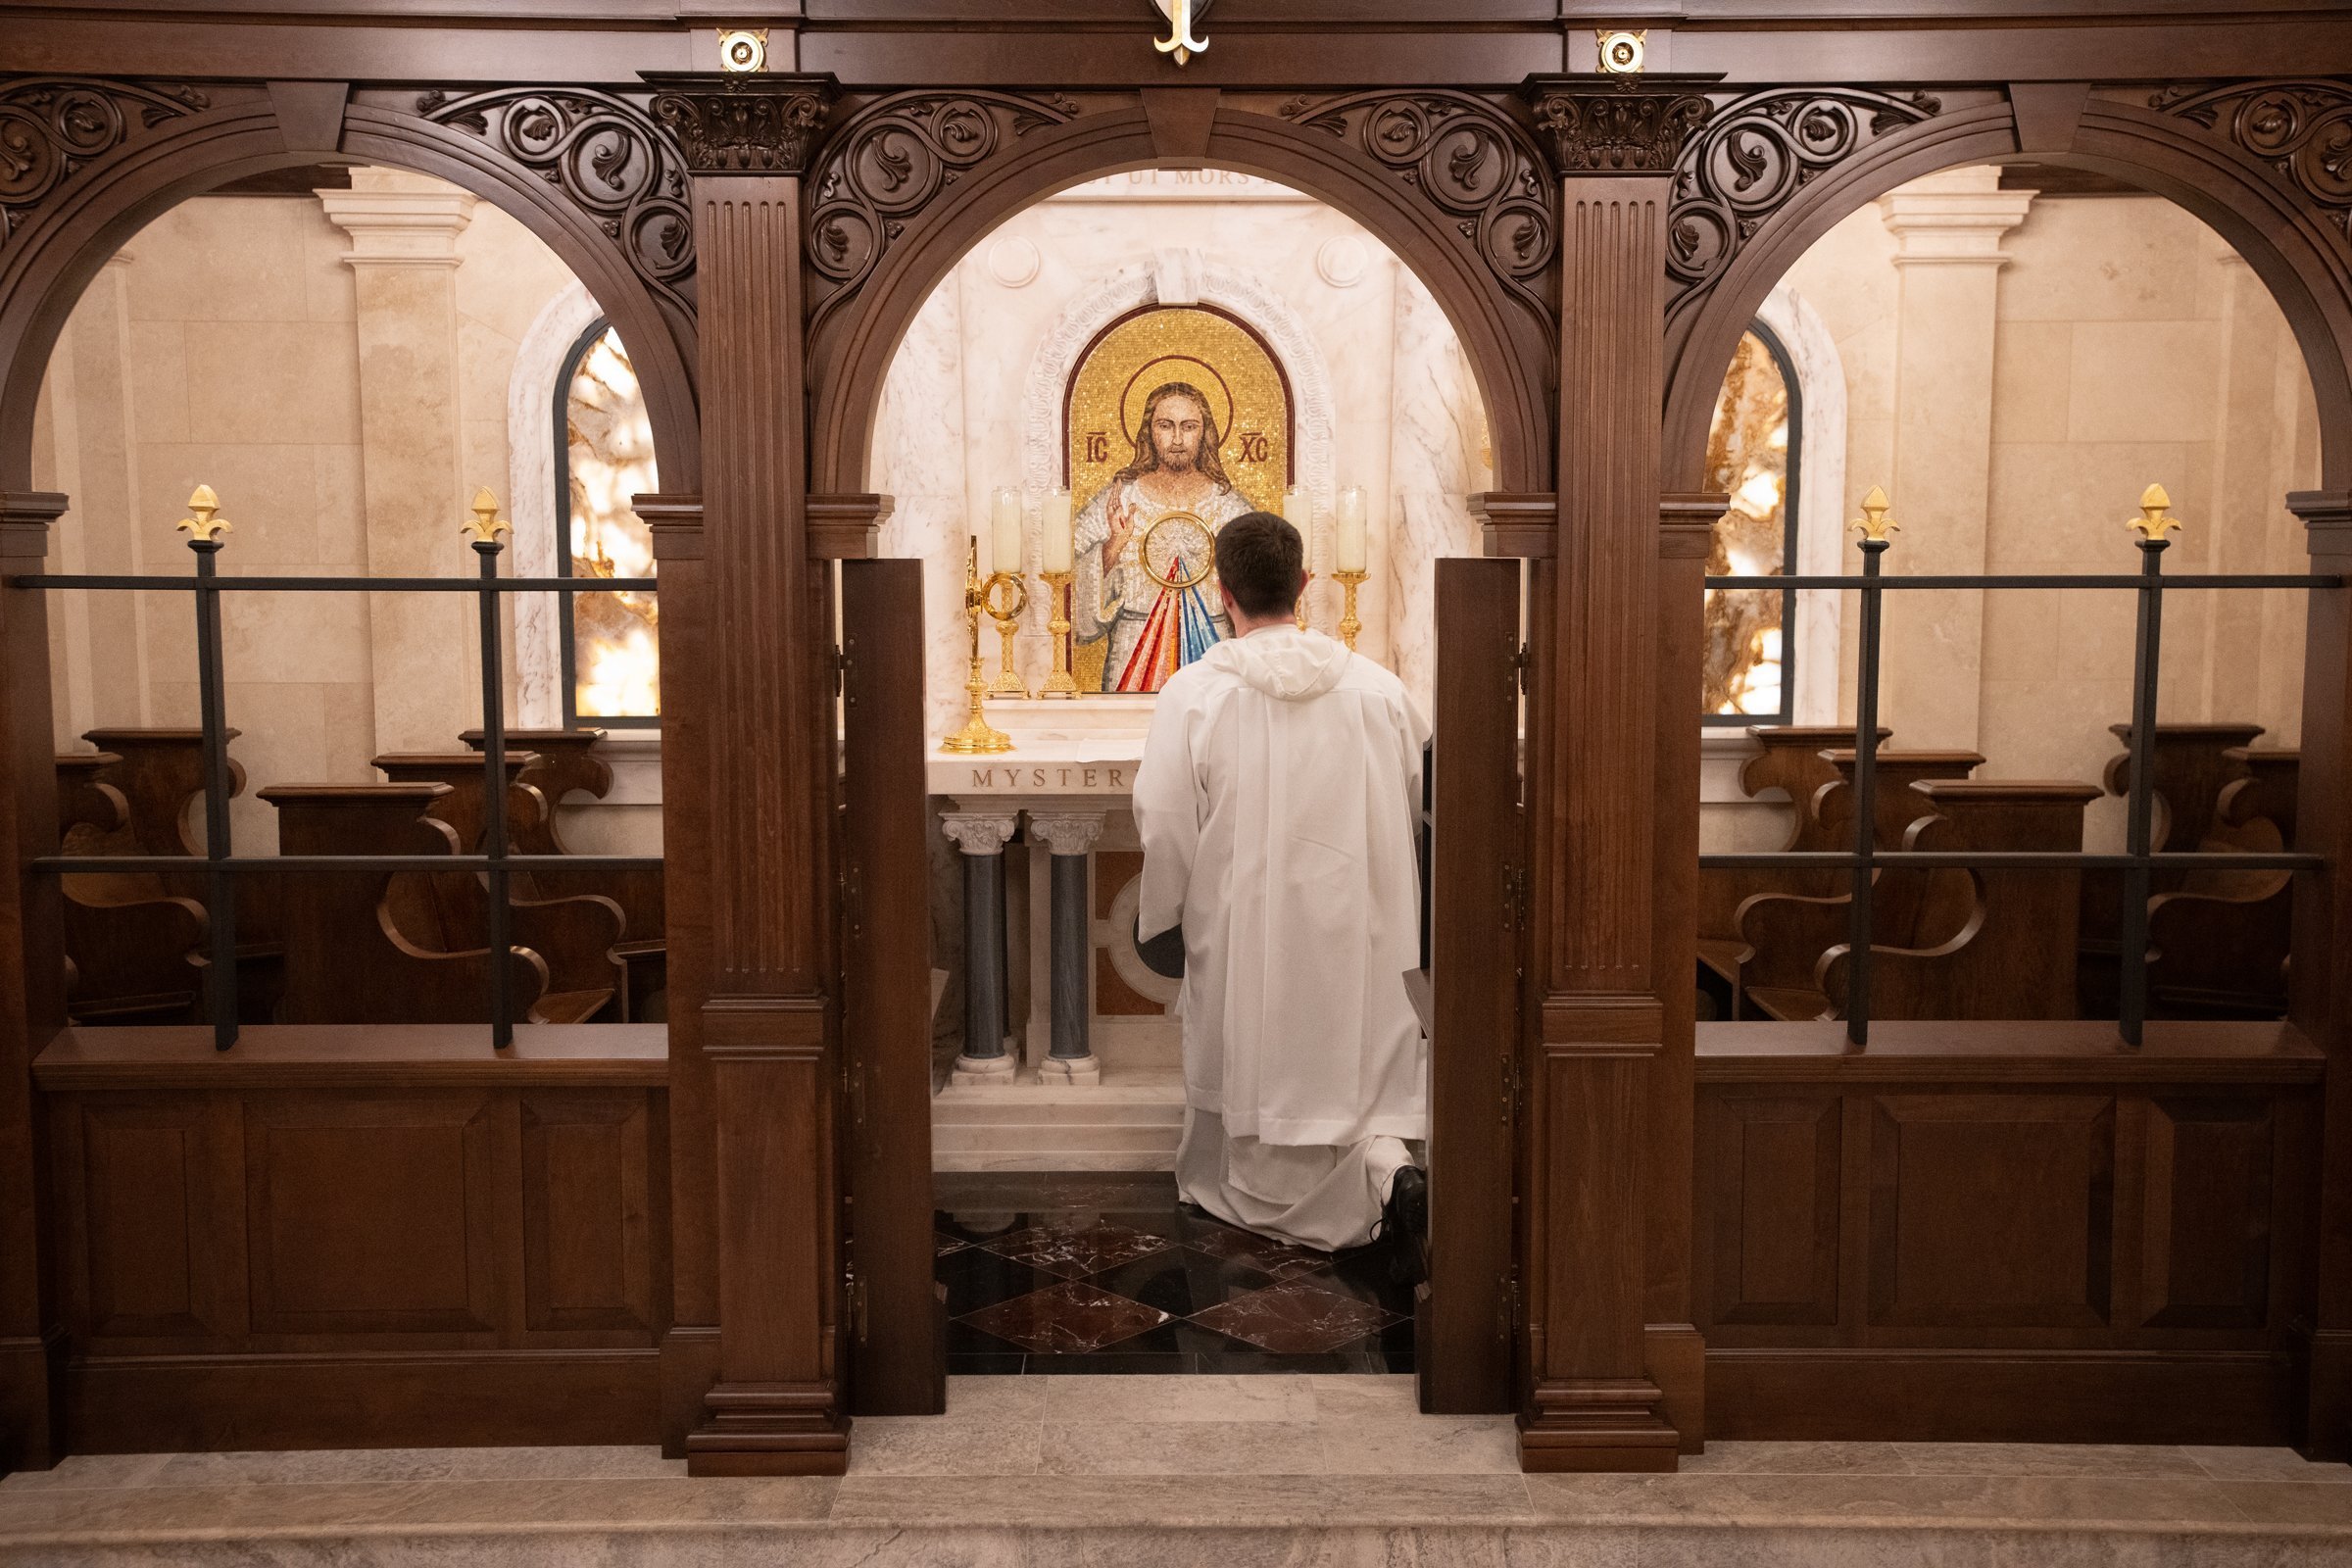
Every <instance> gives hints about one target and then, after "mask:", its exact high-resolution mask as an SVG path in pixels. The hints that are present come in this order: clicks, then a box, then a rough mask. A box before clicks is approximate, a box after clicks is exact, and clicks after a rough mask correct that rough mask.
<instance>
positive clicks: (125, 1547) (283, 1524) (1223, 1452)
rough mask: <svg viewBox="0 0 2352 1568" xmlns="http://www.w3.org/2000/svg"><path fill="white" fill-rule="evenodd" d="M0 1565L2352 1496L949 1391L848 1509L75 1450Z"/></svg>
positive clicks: (1886, 1533)
mask: <svg viewBox="0 0 2352 1568" xmlns="http://www.w3.org/2000/svg"><path fill="white" fill-rule="evenodd" d="M0 1562H8V1563H12V1564H13V1563H41V1564H50V1563H55V1564H73V1565H86V1564H106V1565H129V1564H137V1565H140V1568H157V1565H161V1564H187V1565H193V1568H214V1565H223V1568H225V1565H229V1564H237V1565H251V1564H270V1565H279V1564H285V1565H291V1564H308V1563H319V1564H334V1565H337V1568H352V1565H377V1564H380V1565H385V1568H393V1565H403V1568H405V1565H410V1564H417V1565H426V1564H430V1565H434V1568H443V1565H452V1564H459V1563H464V1564H478V1565H481V1568H541V1565H547V1568H554V1565H558V1564H564V1565H569V1564H615V1565H618V1564H630V1565H644V1568H655V1565H670V1564H679V1565H685V1564H736V1563H745V1564H748V1563H754V1562H761V1563H766V1562H773V1563H787V1564H802V1563H807V1564H825V1565H844V1568H846V1565H849V1564H853V1563H858V1564H866V1565H870V1568H892V1565H917V1564H959V1565H970V1568H1023V1565H1026V1568H1063V1565H1067V1568H1079V1565H1082V1564H1109V1563H1117V1564H1119V1565H1121V1568H1175V1565H1190V1564H1198V1563H1217V1564H1221V1565H1235V1568H1240V1565H1251V1564H1276V1563H1282V1564H1298V1565H1301V1568H1309V1565H1312V1568H1353V1565H1363V1568H1373V1565H1380V1568H1413V1565H1420V1568H1456V1565H1460V1568H1470V1565H1479V1568H1516V1565H1530V1568H1533V1565H1543V1568H1682V1565H1690V1568H1696V1565H1698V1564H1701V1563H1705V1564H1712V1565H1725V1568H1800V1565H1801V1568H1864V1565H1871V1568H1876V1565H1880V1564H1889V1565H1891V1564H1913V1563H1919V1564H1934V1565H1936V1568H2010V1565H2021V1568H2022V1565H2027V1564H2053V1565H2062V1568H2107V1565H2113V1568H2205V1565H2213V1568H2257V1565H2260V1568H2341V1565H2352V1469H2347V1467H2345V1466H2342V1465H2324V1464H2312V1463H2308V1462H2306V1461H2305V1460H2303V1459H2302V1458H2300V1457H2299V1456H2297V1455H2296V1454H2294V1453H2292V1452H2291V1451H2288V1450H2284V1449H2276V1448H2182V1447H2112V1446H2040V1445H2011V1444H1949V1445H1946V1444H1909V1443H1721V1444H1715V1445H1712V1446H1709V1448H1708V1450H1707V1451H1706V1452H1705V1453H1703V1454H1698V1455H1692V1456H1687V1457H1686V1458H1685V1459H1684V1461H1683V1469H1682V1471H1681V1473H1679V1474H1676V1475H1666V1476H1527V1475H1521V1474H1520V1473H1519V1472H1518V1470H1517V1468H1516V1460H1515V1456H1514V1450H1513V1443H1512V1430H1511V1420H1510V1418H1509V1417H1507V1416H1425V1415H1422V1414H1420V1413H1419V1412H1418V1411H1417V1410H1416V1409H1415V1407H1414V1395H1413V1386H1412V1380H1411V1379H1410V1378H1409V1377H1374V1376H1354V1377H1346V1376H1342V1377H1307V1376H1288V1375H1267V1376H1257V1377H1228V1378H1211V1377H1190V1378H1169V1379H1158V1378H1120V1377H1107V1378H1095V1377H1057V1378H990V1377H972V1378H956V1379H952V1380H951V1381H950V1390H949V1408H948V1413H947V1414H946V1415H944V1416H925V1417H901V1418H889V1419H882V1418H870V1417H869V1418H862V1419H860V1420H859V1421H858V1423H857V1426H856V1429H855V1434H854V1446H853V1448H852V1452H851V1464H850V1473H849V1475H848V1476H847V1477H845V1478H843V1479H839V1480H802V1479H779V1480H699V1481H698V1480H689V1479H687V1478H686V1476H685V1474H684V1466H683V1464H682V1463H681V1462H678V1461H673V1460H665V1459H663V1458H662V1456H661V1454H660V1453H659V1451H658V1450H656V1449H652V1448H528V1449H425V1450H418V1449H389V1450H380V1451H344V1452H302V1453H191V1454H127V1455H94V1456H85V1457H75V1458H72V1459H68V1460H67V1461H65V1462H64V1463H63V1464H61V1465H60V1466H59V1467H58V1468H57V1469H55V1470H53V1471H48V1472H45V1473H21V1474H18V1475H14V1476H10V1477H9V1478H7V1479H6V1480H5V1481H0Z"/></svg>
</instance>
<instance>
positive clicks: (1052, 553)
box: [1040, 490, 1077, 571]
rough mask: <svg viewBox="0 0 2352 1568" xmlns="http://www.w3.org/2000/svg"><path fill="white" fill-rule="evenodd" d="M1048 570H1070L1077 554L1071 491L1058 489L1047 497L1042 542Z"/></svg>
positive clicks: (1044, 560) (1045, 565) (1043, 565)
mask: <svg viewBox="0 0 2352 1568" xmlns="http://www.w3.org/2000/svg"><path fill="white" fill-rule="evenodd" d="M1040 544H1041V553H1042V556H1043V560H1042V561H1041V563H1040V564H1041V565H1042V567H1043V568H1044V569H1045V570H1047V571H1068V570H1070V569H1072V568H1071V562H1072V561H1073V559H1074V558H1075V557H1076V555H1077V546H1076V542H1075V540H1074V537H1073V535H1072V533H1071V530H1070V493H1069V492H1068V491H1067V490H1056V491H1054V493H1053V494H1052V495H1050V496H1048V497H1046V527H1045V538H1044V539H1043V540H1042V541H1041V542H1040Z"/></svg>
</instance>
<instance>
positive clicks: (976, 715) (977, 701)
mask: <svg viewBox="0 0 2352 1568" xmlns="http://www.w3.org/2000/svg"><path fill="white" fill-rule="evenodd" d="M1005 580H1010V581H1012V582H1013V584H1014V586H1015V587H1018V586H1019V579H1017V578H1009V579H1008V574H1006V573H1005V572H998V573H996V574H995V575H994V576H991V577H989V578H987V579H985V580H983V579H982V577H981V575H980V541H979V540H978V539H974V540H973V541H972V543H971V548H970V556H969V559H968V561H967V562H966V564H965V566H964V578H963V613H964V616H965V618H966V619H967V620H968V621H970V623H971V634H972V673H971V675H970V676H969V677H968V678H967V679H966V680H965V681H964V683H963V689H964V691H965V692H966V693H967V694H969V696H970V698H971V712H970V714H969V715H968V716H967V717H966V718H965V719H964V721H963V728H961V729H959V730H957V731H956V733H955V734H953V735H951V736H949V737H948V738H947V739H946V740H944V741H941V742H940V743H939V749H940V750H941V751H943V752H952V753H954V754H956V756H958V757H993V756H996V755H998V754H999V753H1003V752H1009V751H1011V750H1012V737H1011V736H1009V735H1007V734H1005V732H1004V731H1003V730H1001V729H999V728H997V727H996V726H995V725H994V724H991V723H990V722H989V721H988V671H987V668H986V666H985V665H983V664H982V662H981V660H980V613H981V612H982V611H983V610H985V609H988V608H989V593H990V590H991V589H993V588H995V587H996V585H997V584H998V583H999V582H1001V581H1005ZM1024 593H1025V590H1024ZM1014 613H1015V614H1017V613H1019V612H1018V610H1017V609H1016V610H1015V611H1014ZM1006 646H1007V647H1009V646H1010V644H1009V642H1008V643H1007V645H1006Z"/></svg>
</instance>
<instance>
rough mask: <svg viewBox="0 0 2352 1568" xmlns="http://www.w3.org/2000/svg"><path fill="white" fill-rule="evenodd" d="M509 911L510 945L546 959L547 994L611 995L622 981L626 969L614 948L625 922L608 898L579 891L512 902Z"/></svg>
mask: <svg viewBox="0 0 2352 1568" xmlns="http://www.w3.org/2000/svg"><path fill="white" fill-rule="evenodd" d="M508 908H509V910H510V912H511V917H512V921H513V926H512V929H513V933H514V940H515V943H516V944H517V945H518V946H521V947H526V948H529V949H531V950H532V951H534V952H536V953H537V954H538V955H539V956H541V957H542V958H544V959H545V960H546V962H547V974H548V979H547V985H548V989H549V990H550V991H555V992H588V991H602V992H605V993H607V994H608V995H613V994H617V993H618V992H619V990H620V988H621V987H622V985H624V984H625V983H626V978H627V975H626V970H625V969H624V967H623V965H622V962H621V959H620V957H619V956H617V955H616V954H615V953H614V952H613V949H614V947H615V946H616V945H617V944H618V943H619V941H620V936H621V932H622V931H623V930H624V929H625V928H626V926H627V923H628V922H627V920H626V919H625V918H624V917H623V916H622V914H621V912H620V906H619V905H617V904H615V903H614V902H613V900H611V899H608V898H606V897H605V896H604V895H603V894H601V893H579V894H572V895H569V896H567V897H564V898H556V899H511V900H509V901H508Z"/></svg>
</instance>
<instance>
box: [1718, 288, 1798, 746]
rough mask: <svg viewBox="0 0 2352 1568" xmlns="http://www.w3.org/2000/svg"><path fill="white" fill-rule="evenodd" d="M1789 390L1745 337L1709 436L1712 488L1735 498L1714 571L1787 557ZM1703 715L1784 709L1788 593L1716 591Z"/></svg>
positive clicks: (1765, 565) (1745, 572) (1749, 570)
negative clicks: (1785, 600)
mask: <svg viewBox="0 0 2352 1568" xmlns="http://www.w3.org/2000/svg"><path fill="white" fill-rule="evenodd" d="M1789 444H1790V443H1789V385H1788V382H1787V381H1786V380H1785V379H1784V378H1783V377H1782V375H1781V367H1780V362H1779V361H1778V360H1776V359H1775V358H1774V357H1773V354H1772V350H1771V349H1770V348H1768V347H1767V346H1766V345H1765V342H1764V340H1763V339H1762V338H1760V337H1758V336H1757V335H1756V334H1755V333H1753V332H1746V333H1742V334H1741V335H1740V350H1739V352H1738V353H1737V354H1735V355H1733V357H1732V368H1731V370H1730V372H1729V373H1728V374H1726V375H1725V376H1724V378H1723V394H1722V396H1721V397H1720V398H1718V399H1717V400H1716V404H1715V420H1714V423H1713V425H1712V426H1711V427H1710V428H1709V430H1708V432H1707V484H1708V487H1709V488H1710V489H1718V490H1722V491H1725V492H1726V493H1728V494H1729V495H1730V496H1731V498H1732V505H1731V510H1730V511H1728V512H1726V513H1725V514H1724V515H1723V517H1722V519H1721V520H1720V521H1718V522H1717V523H1716V524H1715V543H1714V548H1713V549H1712V550H1711V551H1710V552H1709V553H1708V556H1707V572H1708V575H1710V576H1717V577H1733V576H1737V577H1753V576H1779V575H1781V574H1782V569H1783V565H1784V563H1785V562H1786V560H1787V538H1788V533H1787V529H1788V502H1789V462H1790V460H1791V457H1792V454H1791V453H1790V451H1789ZM1706 617H1707V619H1706V675H1705V685H1704V687H1703V688H1702V694H1701V704H1702V706H1701V708H1700V710H1699V711H1701V712H1706V713H1765V714H1770V713H1777V712H1779V711H1781V675H1782V670H1783V668H1784V657H1783V648H1782V638H1783V636H1784V634H1785V628H1783V626H1782V625H1781V596H1780V595H1779V594H1777V593H1770V592H1753V591H1751V592H1744V593H1717V592H1710V593H1709V594H1708V595H1707V606H1706Z"/></svg>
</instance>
